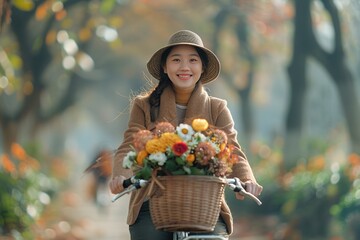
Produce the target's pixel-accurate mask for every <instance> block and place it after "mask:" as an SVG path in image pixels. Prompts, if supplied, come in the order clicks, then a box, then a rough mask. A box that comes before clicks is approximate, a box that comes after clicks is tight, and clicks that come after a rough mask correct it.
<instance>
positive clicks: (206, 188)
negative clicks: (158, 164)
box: [150, 175, 225, 232]
mask: <svg viewBox="0 0 360 240" xmlns="http://www.w3.org/2000/svg"><path fill="white" fill-rule="evenodd" d="M157 179H158V180H159V181H160V183H161V184H162V185H163V186H164V187H165V190H162V189H161V188H160V187H158V186H157V185H156V184H155V187H154V194H153V195H152V196H151V198H150V213H151V217H152V220H153V222H154V224H155V227H156V229H158V230H163V231H170V232H174V231H187V232H211V231H213V230H214V227H215V224H216V222H217V220H218V218H219V214H220V207H221V201H222V198H223V195H224V189H225V181H224V180H223V179H221V178H218V177H212V176H189V175H187V176H183V175H181V176H162V177H158V178H157Z"/></svg>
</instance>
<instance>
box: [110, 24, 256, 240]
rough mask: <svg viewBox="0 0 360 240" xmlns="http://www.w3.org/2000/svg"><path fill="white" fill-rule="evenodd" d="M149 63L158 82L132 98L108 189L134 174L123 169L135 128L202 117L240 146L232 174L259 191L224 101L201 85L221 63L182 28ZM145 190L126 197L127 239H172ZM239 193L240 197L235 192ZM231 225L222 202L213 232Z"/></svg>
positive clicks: (225, 231)
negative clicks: (159, 225) (158, 224)
mask: <svg viewBox="0 0 360 240" xmlns="http://www.w3.org/2000/svg"><path fill="white" fill-rule="evenodd" d="M147 68H148V70H149V72H150V74H151V75H152V76H153V77H154V78H156V79H157V80H159V83H158V85H157V86H156V88H155V89H154V90H153V91H152V92H151V93H149V94H147V95H145V96H144V95H142V96H138V97H137V98H135V99H134V102H133V106H132V110H131V114H130V120H129V126H128V129H127V130H126V132H125V134H124V142H123V143H122V144H121V145H120V147H119V149H118V151H117V154H116V156H115V159H114V164H113V177H112V180H111V181H110V185H109V186H110V189H111V192H112V193H114V194H116V193H119V192H121V191H122V190H123V187H122V183H123V181H124V179H126V178H128V177H130V176H132V175H133V173H132V172H131V171H130V170H127V169H123V168H122V161H123V158H124V157H125V155H126V154H127V152H128V151H129V150H130V144H131V143H132V135H133V134H134V133H136V132H138V131H139V130H142V129H153V128H154V126H155V125H156V123H157V122H162V121H168V122H170V123H172V124H173V125H174V126H177V125H178V124H179V123H188V124H191V120H192V119H194V118H203V119H206V120H207V121H208V123H209V124H210V125H212V126H215V127H217V128H219V129H221V130H223V131H224V132H225V133H226V134H227V135H228V139H229V140H228V141H229V143H231V144H234V145H235V146H236V147H237V148H238V150H239V151H238V152H239V154H240V155H241V156H240V159H241V160H240V162H239V163H237V164H236V165H234V167H233V173H232V175H233V176H236V177H238V178H240V180H242V181H243V182H245V184H246V189H247V191H249V192H250V193H252V194H254V195H255V196H258V195H259V194H260V193H261V191H262V187H261V186H260V185H259V184H258V183H257V182H256V180H255V177H254V175H253V173H252V170H251V167H250V165H249V163H248V161H247V159H246V157H245V155H244V154H243V153H242V151H241V150H240V145H239V143H238V141H237V132H236V130H235V129H234V122H233V119H232V116H231V113H230V111H229V109H228V108H227V106H226V101H225V100H222V99H219V98H214V97H211V96H209V95H208V94H207V92H206V91H205V90H204V88H203V84H205V83H209V82H211V81H213V80H215V79H216V78H217V77H218V75H219V73H220V62H219V60H218V58H217V57H216V55H215V54H214V53H213V52H212V51H210V50H209V49H207V48H205V47H204V45H203V43H202V40H201V38H200V37H199V36H198V35H197V34H196V33H194V32H191V31H188V30H181V31H179V32H176V33H175V34H173V35H172V36H171V37H170V40H169V42H168V45H166V46H165V47H163V48H160V49H159V50H158V51H156V52H155V53H154V54H153V56H152V57H151V58H150V60H149V62H148V64H147ZM147 190H148V189H147V188H143V189H141V190H138V191H136V192H135V193H133V194H132V195H131V198H130V204H129V205H130V206H129V213H128V219H127V223H128V224H129V225H130V235H131V239H132V240H140V239H154V240H167V239H172V233H169V232H163V231H158V230H156V229H155V227H154V225H153V223H152V222H151V217H150V213H149V207H148V201H147V199H146V195H147V194H146V193H147V192H146V191H147ZM237 198H238V199H243V197H242V196H241V195H240V194H238V193H237ZM232 224H233V223H232V216H231V213H230V209H229V207H228V206H227V204H226V202H225V201H223V203H222V206H221V214H220V216H219V221H218V223H217V225H216V227H215V230H214V233H216V234H221V235H224V236H228V235H230V234H231V233H232V231H233V225H232Z"/></svg>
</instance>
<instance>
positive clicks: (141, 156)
mask: <svg viewBox="0 0 360 240" xmlns="http://www.w3.org/2000/svg"><path fill="white" fill-rule="evenodd" d="M147 155H148V153H147V152H146V151H145V150H143V151H140V152H139V153H138V155H137V156H136V162H137V164H138V165H139V166H143V165H144V159H145V158H146V157H147Z"/></svg>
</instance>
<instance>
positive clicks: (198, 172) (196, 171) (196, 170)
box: [190, 167, 205, 175]
mask: <svg viewBox="0 0 360 240" xmlns="http://www.w3.org/2000/svg"><path fill="white" fill-rule="evenodd" d="M190 170H191V174H192V175H205V172H204V169H199V168H196V167H191V168H190Z"/></svg>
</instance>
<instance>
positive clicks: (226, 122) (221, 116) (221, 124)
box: [211, 98, 256, 182]
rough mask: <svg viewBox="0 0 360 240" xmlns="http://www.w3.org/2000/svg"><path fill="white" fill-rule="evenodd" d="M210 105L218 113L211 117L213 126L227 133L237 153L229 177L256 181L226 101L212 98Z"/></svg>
mask: <svg viewBox="0 0 360 240" xmlns="http://www.w3.org/2000/svg"><path fill="white" fill-rule="evenodd" d="M211 105H212V112H213V113H214V112H217V113H218V114H217V115H216V116H214V117H215V119H213V121H214V124H215V126H216V127H217V128H219V129H221V130H223V131H224V132H225V133H226V134H227V136H228V143H229V144H232V145H234V146H235V148H236V151H237V153H238V155H239V159H240V161H239V162H238V163H237V164H235V165H234V166H233V169H232V170H233V172H232V174H231V177H238V178H239V179H240V180H241V181H247V180H252V181H254V182H256V179H255V177H254V174H253V171H252V169H251V167H250V164H249V161H248V159H247V157H246V155H245V153H244V152H243V151H242V149H241V146H240V144H239V142H238V140H237V131H236V129H235V127H234V120H233V117H232V115H231V112H230V110H229V108H228V107H227V102H226V101H225V100H222V99H217V98H212V104H211Z"/></svg>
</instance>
